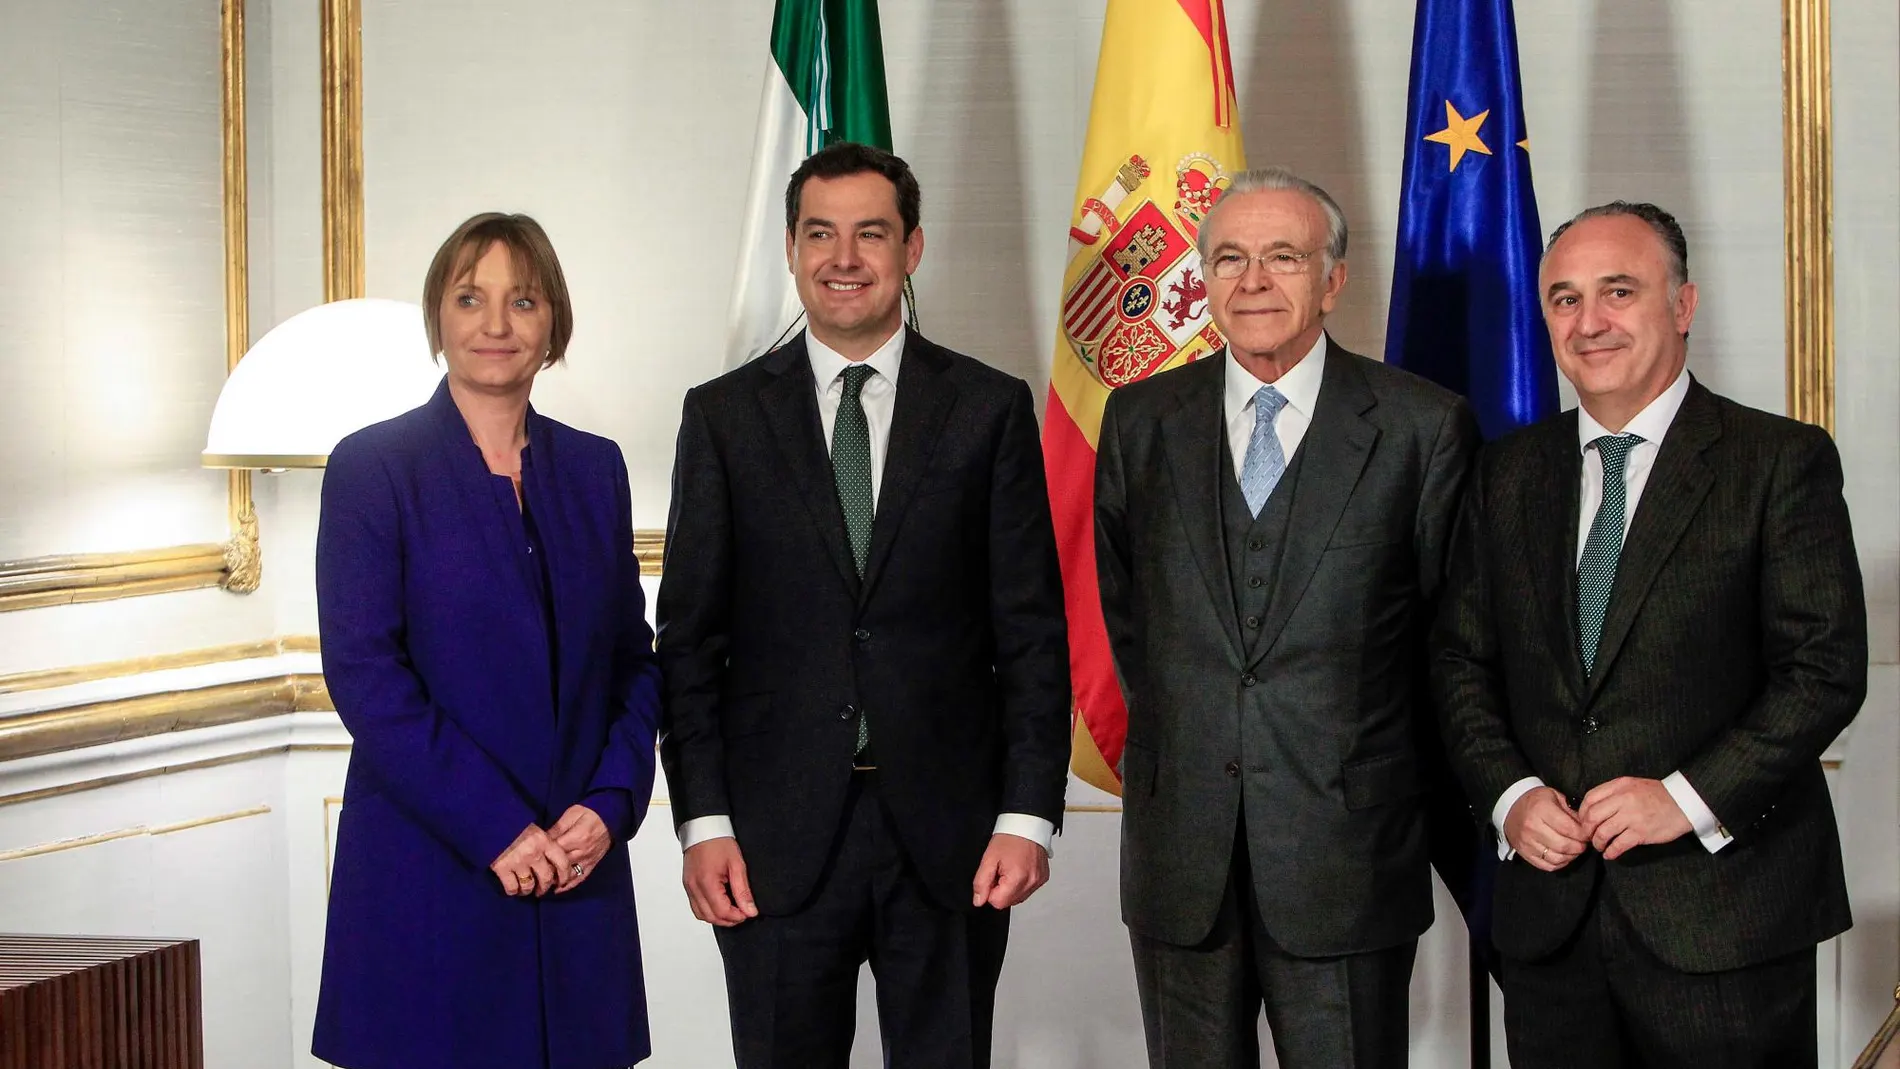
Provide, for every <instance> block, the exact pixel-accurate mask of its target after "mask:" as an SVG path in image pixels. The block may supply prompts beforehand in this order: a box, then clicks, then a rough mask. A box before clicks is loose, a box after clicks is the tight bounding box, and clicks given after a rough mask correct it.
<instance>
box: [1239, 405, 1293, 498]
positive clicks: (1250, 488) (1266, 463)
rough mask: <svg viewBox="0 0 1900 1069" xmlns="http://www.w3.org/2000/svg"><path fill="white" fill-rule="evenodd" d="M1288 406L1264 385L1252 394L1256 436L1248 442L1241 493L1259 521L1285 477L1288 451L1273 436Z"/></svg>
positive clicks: (1278, 438) (1278, 437)
mask: <svg viewBox="0 0 1900 1069" xmlns="http://www.w3.org/2000/svg"><path fill="white" fill-rule="evenodd" d="M1285 407H1286V395H1285V394H1283V393H1281V392H1280V391H1278V390H1276V389H1274V388H1273V387H1271V386H1262V387H1260V388H1259V389H1258V390H1255V391H1254V395H1253V437H1252V438H1251V439H1249V440H1248V442H1247V459H1246V461H1245V462H1244V463H1243V464H1241V466H1240V492H1241V494H1242V495H1243V496H1245V497H1246V499H1247V509H1248V511H1250V512H1252V513H1253V514H1254V518H1256V519H1258V518H1259V516H1260V510H1261V509H1263V508H1265V507H1266V504H1267V498H1269V497H1272V496H1273V488H1274V487H1276V486H1278V485H1280V476H1282V475H1285V474H1286V451H1285V450H1283V449H1281V448H1280V436H1279V435H1277V434H1275V433H1273V421H1274V420H1275V419H1277V418H1279V415H1280V410H1281V409H1283V408H1285Z"/></svg>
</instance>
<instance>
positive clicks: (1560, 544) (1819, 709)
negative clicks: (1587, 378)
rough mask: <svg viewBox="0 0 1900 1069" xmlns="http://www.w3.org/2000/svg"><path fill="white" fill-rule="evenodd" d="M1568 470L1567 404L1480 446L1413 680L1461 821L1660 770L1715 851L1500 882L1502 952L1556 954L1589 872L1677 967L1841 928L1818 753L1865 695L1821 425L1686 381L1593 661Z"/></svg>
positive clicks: (1787, 947)
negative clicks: (1585, 631) (1531, 787)
mask: <svg viewBox="0 0 1900 1069" xmlns="http://www.w3.org/2000/svg"><path fill="white" fill-rule="evenodd" d="M1581 464H1582V457H1581V455H1580V452H1579V450H1578V448H1577V415H1576V412H1575V411H1571V412H1567V413H1565V414H1563V415H1562V416H1559V417H1557V418H1555V419H1549V420H1545V421H1544V422H1542V423H1539V424H1537V425H1536V426H1534V427H1530V428H1527V429H1525V430H1523V431H1520V432H1518V433H1516V434H1513V435H1511V436H1509V437H1507V438H1503V439H1500V440H1499V441H1498V442H1496V443H1494V444H1492V445H1491V446H1490V447H1489V448H1487V449H1486V450H1485V452H1484V457H1483V460H1482V462H1481V464H1480V467H1479V473H1478V474H1477V475H1476V476H1475V477H1474V478H1473V480H1472V489H1471V493H1470V495H1469V498H1468V500H1467V502H1466V505H1465V517H1464V520H1463V521H1462V523H1461V526H1460V534H1459V539H1458V548H1457V552H1456V554H1455V558H1454V564H1453V568H1452V576H1451V580H1450V582H1449V585H1448V587H1447V591H1446V596H1445V599H1444V610H1443V614H1442V616H1441V618H1440V620H1439V626H1438V629H1437V631H1436V633H1435V635H1434V638H1433V643H1432V645H1433V650H1434V653H1433V662H1434V663H1433V671H1432V678H1433V684H1434V689H1435V691H1436V692H1437V696H1438V703H1439V707H1440V711H1441V716H1442V717H1443V718H1444V726H1445V731H1446V736H1447V738H1446V741H1447V750H1448V751H1449V753H1450V756H1451V760H1452V766H1453V768H1454V769H1455V770H1456V772H1457V774H1458V777H1459V779H1460V780H1462V781H1463V783H1464V785H1465V789H1466V792H1467V794H1468V795H1469V796H1470V799H1471V802H1472V807H1473V809H1474V817H1475V818H1476V819H1478V820H1480V821H1484V822H1487V823H1488V822H1489V820H1490V814H1491V809H1492V807H1493V806H1495V805H1496V804H1497V800H1498V798H1499V797H1500V796H1501V795H1502V794H1503V793H1504V791H1505V790H1506V789H1507V788H1509V787H1510V786H1511V784H1513V783H1516V782H1517V781H1518V780H1520V779H1522V778H1524V777H1526V776H1530V775H1537V776H1539V777H1541V778H1542V779H1543V780H1544V782H1546V783H1548V784H1549V785H1550V786H1552V787H1554V788H1556V789H1557V790H1559V791H1561V792H1562V793H1563V794H1565V795H1566V796H1567V797H1569V798H1570V799H1571V800H1572V802H1573V804H1574V803H1575V802H1576V801H1578V800H1580V799H1581V798H1582V796H1583V795H1584V794H1586V793H1588V792H1589V790H1590V789H1591V788H1592V787H1595V786H1597V785H1599V784H1601V783H1605V782H1607V781H1609V780H1612V779H1615V778H1616V777H1618V776H1641V777H1645V778H1649V779H1661V778H1663V777H1664V776H1667V775H1669V774H1670V773H1671V772H1675V771H1681V772H1682V773H1683V774H1684V775H1685V776H1686V777H1687V778H1688V780H1689V784H1690V786H1692V787H1694V788H1695V789H1696V792H1697V793H1698V794H1700V795H1701V796H1702V800H1703V801H1705V802H1707V803H1708V805H1709V808H1710V809H1712V810H1714V811H1715V815H1716V817H1717V818H1718V819H1719V820H1720V821H1721V822H1722V824H1723V826H1724V827H1726V828H1727V829H1728V830H1729V831H1730V832H1731V833H1732V834H1733V835H1734V841H1733V842H1732V843H1730V844H1729V845H1728V846H1727V847H1725V848H1723V849H1722V850H1721V851H1720V852H1718V853H1715V854H1711V853H1709V852H1708V851H1707V850H1706V849H1704V848H1703V846H1702V844H1701V843H1700V842H1698V841H1697V840H1696V838H1695V837H1694V836H1685V837H1683V838H1681V839H1678V840H1676V841H1675V842H1672V843H1667V844H1664V845H1661V846H1640V847H1637V848H1636V849H1634V850H1632V851H1630V852H1629V853H1627V854H1625V855H1623V856H1622V857H1621V858H1619V859H1618V860H1616V861H1610V862H1606V861H1604V860H1603V858H1602V855H1600V854H1598V853H1597V852H1596V851H1594V850H1590V851H1585V852H1584V854H1583V856H1582V857H1581V858H1579V859H1578V860H1576V861H1574V862H1572V863H1571V864H1570V865H1568V866H1566V867H1565V868H1563V869H1560V870H1558V871H1557V872H1556V873H1546V872H1543V871H1540V870H1538V869H1536V868H1533V867H1532V866H1531V865H1530V864H1528V863H1527V862H1524V861H1521V860H1518V861H1512V862H1510V863H1508V864H1507V865H1505V866H1504V868H1503V869H1502V870H1501V871H1500V872H1499V873H1498V880H1497V894H1496V900H1495V913H1494V921H1493V925H1492V937H1493V939H1494V941H1495V942H1496V943H1497V946H1498V949H1499V950H1500V951H1502V952H1503V953H1504V954H1505V955H1507V956H1510V957H1513V958H1519V959H1525V960H1530V959H1535V958H1539V957H1542V956H1544V955H1546V954H1549V953H1551V952H1552V951H1554V950H1556V949H1557V948H1558V947H1559V946H1561V945H1562V944H1563V942H1564V941H1565V940H1566V939H1567V938H1569V936H1570V934H1571V933H1572V932H1574V931H1575V930H1576V929H1577V926H1578V925H1579V924H1580V923H1581V922H1582V921H1583V919H1584V917H1585V916H1586V911H1587V910H1588V908H1589V905H1590V902H1591V892H1592V891H1593V890H1594V889H1595V886H1596V881H1597V880H1599V879H1608V880H1609V881H1610V882H1611V884H1612V886H1613V887H1614V889H1615V891H1616V898H1617V903H1618V904H1619V905H1620V906H1621V907H1622V909H1623V911H1624V912H1625V913H1626V914H1627V915H1628V916H1629V920H1630V923H1631V924H1632V925H1633V926H1634V927H1635V928H1636V931H1637V933H1638V934H1640V935H1641V936H1642V937H1643V942H1644V944H1645V945H1647V946H1648V947H1649V948H1650V949H1651V950H1652V951H1654V952H1655V954H1656V955H1657V956H1658V957H1660V958H1661V959H1662V960H1663V961H1665V962H1667V963H1668V964H1669V965H1671V966H1672V967H1674V968H1676V969H1679V970H1682V971H1685V972H1713V971H1717V970H1724V969H1735V968H1740V967H1742V966H1745V965H1751V964H1755V963H1758V962H1764V961H1768V960H1771V959H1774V958H1777V957H1781V956H1783V955H1785V954H1790V953H1793V952H1795V951H1797V950H1803V949H1806V948H1808V947H1812V946H1813V945H1814V944H1815V943H1817V942H1819V941H1821V940H1823V939H1826V938H1828V937H1830V936H1833V935H1835V934H1837V933H1839V932H1840V931H1842V930H1843V929H1845V928H1846V927H1847V925H1848V908H1847V884H1846V880H1845V877H1844V876H1843V875H1842V872H1841V843H1840V835H1839V833H1838V832H1837V831H1836V829H1835V825H1834V807H1833V803H1832V802H1831V801H1830V800H1829V797H1828V789H1827V783H1826V781H1825V780H1824V779H1823V778H1822V774H1821V765H1820V760H1819V758H1820V756H1821V752H1822V750H1823V749H1824V748H1826V746H1827V745H1828V743H1829V742H1831V741H1833V739H1834V737H1835V736H1836V735H1838V734H1840V733H1841V731H1842V730H1843V729H1844V728H1846V727H1847V724H1848V722H1849V721H1850V720H1852V719H1853V717H1854V714H1855V713H1856V712H1857V711H1858V710H1859V709H1860V703H1861V699H1862V698H1863V697H1865V695H1866V693H1867V609H1866V604H1865V602H1864V600H1863V595H1862V591H1861V579H1860V566H1859V563H1858V562H1857V560H1856V558H1855V554H1854V539H1853V532H1852V531H1851V529H1850V528H1849V526H1848V520H1847V503H1846V501H1844V500H1843V499H1842V496H1841V461H1840V455H1839V453H1837V452H1836V450H1835V448H1834V443H1833V441H1832V440H1831V439H1829V438H1828V436H1827V433H1826V432H1825V431H1822V430H1820V429H1819V428H1816V427H1810V426H1808V425H1806V424H1802V423H1796V422H1795V421H1793V420H1790V419H1783V418H1782V417H1780V416H1773V415H1769V414H1768V413H1765V412H1758V411H1756V410H1754V409H1752V408H1745V407H1743V406H1741V405H1738V404H1736V403H1734V402H1733V401H1729V400H1726V399H1724V398H1721V397H1717V396H1716V395H1715V394H1713V393H1710V392H1709V391H1708V390H1707V389H1705V388H1703V387H1702V385H1701V384H1699V383H1698V384H1696V385H1693V386H1691V387H1690V389H1689V395H1688V397H1686V398H1685V399H1684V400H1683V402H1682V409H1681V411H1680V412H1678V413H1677V415H1676V421H1675V424H1674V425H1673V426H1671V427H1670V429H1669V435H1668V437H1666V438H1664V439H1663V444H1662V450H1661V451H1660V452H1659V453H1658V454H1657V456H1656V466H1655V468H1654V469H1652V470H1651V472H1650V475H1649V483H1648V485H1647V486H1646V487H1645V488H1644V490H1643V496H1642V499H1641V500H1640V501H1639V502H1638V504H1637V508H1636V515H1635V516H1634V517H1632V518H1631V521H1630V529H1629V536H1628V538H1627V539H1626V540H1625V542H1624V545H1623V554H1622V558H1621V560H1620V561H1619V562H1618V565H1617V571H1616V583H1615V586H1614V587H1612V589H1611V592H1610V604H1609V609H1608V611H1607V612H1606V614H1605V616H1604V621H1603V635H1602V639H1601V640H1600V643H1599V646H1598V651H1597V656H1596V665H1595V671H1594V672H1593V673H1592V674H1591V675H1590V676H1589V677H1588V678H1586V677H1585V676H1584V674H1583V666H1582V661H1581V659H1580V658H1579V656H1578V653H1577V626H1576V616H1577V613H1576V603H1577V583H1576V575H1577V569H1576V563H1575V562H1576V559H1577V528H1578V514H1577V510H1578V507H1579V505H1578V497H1579V491H1578V486H1579V481H1580V478H1581V475H1580V470H1581V469H1580V465H1581Z"/></svg>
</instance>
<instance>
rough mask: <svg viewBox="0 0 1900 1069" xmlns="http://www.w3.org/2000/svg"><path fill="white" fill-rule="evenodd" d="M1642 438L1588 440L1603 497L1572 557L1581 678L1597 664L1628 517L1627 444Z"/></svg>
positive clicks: (1619, 436) (1629, 446)
mask: <svg viewBox="0 0 1900 1069" xmlns="http://www.w3.org/2000/svg"><path fill="white" fill-rule="evenodd" d="M1642 441H1643V440H1642V439H1641V438H1638V437H1637V436H1636V435H1634V434H1606V435H1604V436H1603V437H1601V438H1598V439H1597V440H1596V441H1594V442H1591V443H1590V444H1591V445H1593V446H1595V447H1596V451H1597V456H1598V457H1600V458H1601V459H1602V460H1603V501H1602V502H1601V503H1600V504H1598V505H1597V514H1596V517H1595V518H1594V519H1592V520H1591V521H1590V536H1589V537H1588V538H1587V539H1585V540H1584V543H1583V556H1581V557H1579V558H1578V559H1577V652H1578V654H1579V655H1580V656H1582V658H1583V674H1584V678H1586V679H1587V678H1589V676H1590V672H1591V671H1592V670H1593V669H1594V668H1595V667H1596V662H1597V643H1598V642H1600V641H1602V639H1603V614H1604V613H1605V611H1607V610H1608V609H1609V607H1610V589H1611V588H1612V587H1614V586H1615V585H1616V560H1617V558H1618V557H1619V556H1621V555H1622V553H1623V528H1624V526H1625V525H1626V523H1627V521H1628V518H1629V508H1628V501H1629V486H1628V485H1627V484H1626V483H1625V482H1624V480H1623V472H1624V469H1625V467H1626V465H1627V464H1628V462H1629V456H1630V450H1632V449H1635V448H1636V447H1637V446H1638V445H1640V444H1642Z"/></svg>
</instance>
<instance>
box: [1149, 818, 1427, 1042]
mask: <svg viewBox="0 0 1900 1069" xmlns="http://www.w3.org/2000/svg"><path fill="white" fill-rule="evenodd" d="M1246 838H1247V837H1246V833H1245V831H1244V829H1243V830H1242V832H1241V833H1240V834H1239V836H1238V837H1237V841H1236V842H1235V844H1234V859H1233V862H1232V864H1231V867H1230V872H1229V875H1228V880H1227V895H1226V897H1225V898H1223V899H1222V900H1221V906H1220V913H1219V914H1218V916H1217V917H1216V918H1215V920H1214V930H1213V932H1212V933H1211V934H1210V935H1209V936H1208V937H1207V938H1206V939H1205V940H1204V941H1202V942H1201V943H1200V944H1198V945H1196V946H1191V947H1184V946H1176V945H1174V944H1172V943H1164V942H1162V941H1160V940H1158V939H1151V938H1149V937H1147V936H1143V935H1140V934H1138V933H1133V932H1131V933H1130V935H1129V938H1130V940H1131V941H1132V942H1133V944H1134V951H1135V987H1136V990H1137V992H1138V993H1139V994H1140V996H1141V1018H1142V1025H1143V1027H1144V1028H1145V1030H1146V1032H1147V1037H1148V1064H1149V1065H1150V1066H1151V1067H1152V1069H1258V1067H1259V1065H1260V1038H1259V1021H1260V1012H1261V1008H1262V1006H1263V1005H1264V1007H1265V1009H1266V1014H1267V1027H1268V1029H1269V1031H1270V1032H1271V1033H1272V1036H1273V1052H1274V1055H1275V1056H1276V1057H1277V1058H1278V1059H1279V1062H1280V1066H1281V1069H1387V1067H1391V1069H1402V1067H1403V1066H1404V1065H1405V1064H1406V1048H1407V1045H1408V1042H1409V1038H1410V1037H1409V1024H1410V1018H1409V993H1410V989H1411V983H1412V961H1413V959H1414V958H1415V957H1416V956H1417V953H1418V942H1417V940H1411V941H1408V942H1405V943H1401V944H1399V945H1398V946H1395V947H1389V948H1387V949H1384V950H1375V951H1372V952H1370V953H1365V954H1350V955H1346V956H1343V957H1336V958H1298V957H1294V956H1293V955H1291V954H1289V953H1287V952H1286V951H1285V950H1284V949H1282V948H1281V947H1280V945H1279V944H1278V943H1276V942H1274V940H1273V936H1272V935H1270V934H1268V932H1267V927H1266V924H1265V923H1264V921H1263V920H1262V919H1261V916H1260V910H1259V908H1258V906H1257V904H1256V902H1255V900H1254V894H1253V872H1252V869H1251V868H1250V866H1249V864H1248V859H1247V844H1246Z"/></svg>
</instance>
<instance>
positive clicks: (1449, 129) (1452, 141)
mask: <svg viewBox="0 0 1900 1069" xmlns="http://www.w3.org/2000/svg"><path fill="white" fill-rule="evenodd" d="M1490 115H1491V111H1490V109H1489V108H1487V109H1485V110H1484V111H1481V112H1479V113H1478V114H1476V115H1473V116H1472V117H1471V118H1469V119H1467V118H1465V117H1464V116H1463V115H1460V114H1458V109H1457V108H1456V107H1454V106H1453V105H1452V102H1451V101H1449V100H1447V101H1445V128H1444V129H1443V130H1440V131H1438V132H1437V133H1435V134H1426V135H1425V140H1427V141H1436V142H1438V143H1439V144H1441V145H1449V146H1450V147H1451V167H1450V169H1451V170H1453V171H1456V170H1457V169H1458V161H1459V160H1462V159H1464V158H1465V153H1467V152H1482V153H1484V154H1485V155H1486V156H1489V155H1491V149H1490V148H1489V147H1487V146H1486V145H1485V143H1484V142H1483V141H1480V140H1478V128H1479V127H1481V126H1483V125H1484V120H1485V119H1486V118H1488V117H1490Z"/></svg>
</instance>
